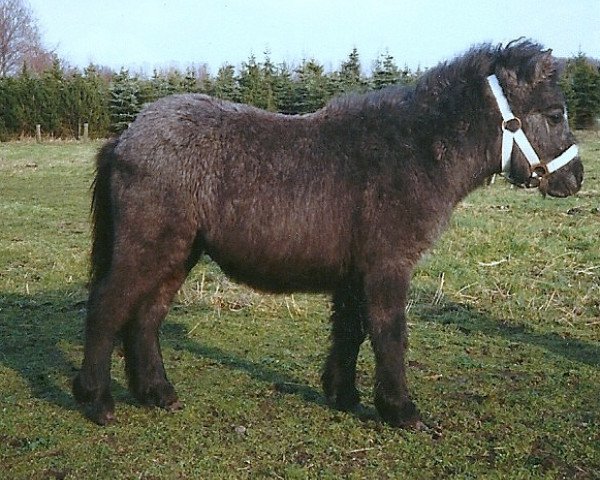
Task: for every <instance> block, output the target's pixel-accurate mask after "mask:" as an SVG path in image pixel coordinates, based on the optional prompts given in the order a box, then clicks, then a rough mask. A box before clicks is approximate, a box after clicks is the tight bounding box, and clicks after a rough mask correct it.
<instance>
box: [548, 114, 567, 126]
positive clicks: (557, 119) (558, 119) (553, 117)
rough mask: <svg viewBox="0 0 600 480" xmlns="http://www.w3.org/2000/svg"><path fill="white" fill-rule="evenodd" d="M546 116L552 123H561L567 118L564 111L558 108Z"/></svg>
mask: <svg viewBox="0 0 600 480" xmlns="http://www.w3.org/2000/svg"><path fill="white" fill-rule="evenodd" d="M546 116H547V117H548V120H550V123H552V124H554V125H558V124H559V123H562V121H563V120H564V118H565V116H564V114H563V112H561V111H558V110H556V111H552V112H550V113H548V114H547V115H546Z"/></svg>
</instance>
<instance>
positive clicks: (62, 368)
mask: <svg viewBox="0 0 600 480" xmlns="http://www.w3.org/2000/svg"><path fill="white" fill-rule="evenodd" d="M416 315H417V316H418V317H419V318H420V321H427V322H433V323H437V324H444V325H454V326H456V327H457V328H458V329H459V330H460V331H461V332H463V333H465V334H470V333H481V334H484V335H487V336H490V337H500V338H503V339H505V340H507V341H511V342H517V343H522V344H528V345H533V346H536V347H540V348H543V349H545V350H546V351H548V352H550V353H552V354H553V355H556V356H558V357H562V358H564V359H567V360H570V361H574V362H579V363H582V364H586V365H590V366H593V367H600V344H598V343H594V342H588V341H584V340H579V339H573V338H563V337H561V336H559V335H558V334H556V333H538V332H534V331H531V330H529V329H527V328H526V327H524V326H519V325H517V326H515V325H510V324H507V323H505V322H502V321H500V320H499V319H496V318H494V317H493V316H491V315H490V314H489V313H488V312H486V311H481V310H478V309H474V308H471V307H469V306H466V305H463V304H457V303H452V302H447V303H444V304H442V305H437V306H435V307H427V306H424V307H417V312H416ZM84 318H85V296H84V294H83V293H82V292H81V290H79V291H78V292H48V293H43V294H39V295H17V294H8V295H0V347H1V348H0V364H1V365H2V366H3V367H5V368H6V369H8V370H12V371H14V372H16V374H17V375H18V376H20V380H22V381H25V382H26V384H27V386H28V388H29V390H30V392H31V395H32V396H33V397H35V398H37V399H40V400H42V401H45V402H48V403H52V404H55V405H57V406H59V407H61V408H64V409H67V410H78V409H79V406H78V405H77V403H76V402H75V401H74V399H73V397H72V395H71V392H70V385H71V379H72V377H73V376H74V374H75V373H76V372H77V369H78V367H79V365H78V361H77V364H76V363H74V361H73V360H72V359H73V358H74V357H79V356H80V354H81V351H82V344H83V334H82V332H83V324H84ZM162 339H163V341H164V344H165V346H168V347H170V348H173V349H175V350H177V349H179V350H186V351H188V352H190V353H192V354H193V355H196V356H198V357H204V358H207V359H210V360H212V361H215V362H217V363H218V364H221V365H223V366H225V367H227V368H229V369H235V370H239V371H243V372H245V373H246V374H248V375H249V376H250V377H251V378H253V379H255V380H257V381H260V382H264V383H267V384H270V385H272V386H273V388H274V389H275V390H276V391H278V392H280V393H282V394H289V395H295V396H299V397H300V398H302V399H303V400H304V401H306V402H310V403H313V404H316V405H319V406H321V407H323V408H327V402H326V399H325V397H324V395H323V393H322V392H321V391H320V389H315V388H312V387H311V386H309V385H307V383H306V381H305V380H304V379H301V378H295V377H294V376H292V375H290V374H289V373H285V372H282V371H280V370H278V369H276V368H272V367H269V366H266V365H264V364H261V363H260V362H254V361H252V360H249V359H247V358H243V357H240V356H238V355H235V354H233V353H230V352H227V351H225V350H223V349H221V348H218V347H215V346H212V345H208V344H203V343H200V342H197V341H196V340H194V339H190V338H189V337H188V336H187V331H186V328H185V326H183V325H180V324H178V323H177V322H176V321H173V320H171V321H167V322H165V325H164V327H163V332H162ZM324 348H325V345H324ZM315 368H320V365H315ZM7 375H10V373H8V374H7ZM18 381H19V379H17V380H16V382H15V384H16V383H18ZM175 387H176V386H175ZM112 390H113V394H114V395H115V398H116V399H117V400H118V401H120V402H126V403H131V404H135V403H136V402H135V401H134V400H133V398H132V397H131V396H130V395H129V393H128V392H127V390H126V388H125V387H124V386H122V385H120V384H119V383H118V382H113V385H112ZM10 396H12V394H11V392H10V391H9V389H4V390H3V391H2V392H0V399H2V401H3V403H4V401H9V398H10ZM354 414H355V415H356V416H357V417H358V418H359V419H361V420H371V419H374V418H376V413H375V411H374V409H373V408H365V407H362V408H361V409H359V410H358V411H356V412H354Z"/></svg>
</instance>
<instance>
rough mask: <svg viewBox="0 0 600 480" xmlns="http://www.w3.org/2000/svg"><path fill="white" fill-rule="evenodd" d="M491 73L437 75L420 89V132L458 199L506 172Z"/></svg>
mask: <svg viewBox="0 0 600 480" xmlns="http://www.w3.org/2000/svg"><path fill="white" fill-rule="evenodd" d="M486 75H487V73H485V72H484V73H479V74H477V75H472V76H470V77H468V78H465V77H460V76H458V77H456V78H453V79H448V80H447V81H444V79H443V77H442V78H440V77H437V78H435V79H433V81H432V80H431V79H429V83H428V84H427V85H426V86H425V88H423V87H420V86H417V89H416V91H415V103H416V104H417V105H419V106H420V107H421V108H420V109H421V112H420V114H421V115H422V118H421V119H419V120H418V123H419V124H421V125H423V126H424V128H422V129H421V133H420V135H419V136H420V138H421V140H422V142H424V143H425V144H424V145H422V148H425V149H430V151H431V155H432V156H433V162H431V164H430V165H431V167H430V168H433V169H434V170H435V173H436V175H440V176H443V179H442V181H443V182H444V184H445V185H446V189H447V194H448V195H449V196H450V197H451V201H452V202H454V203H456V202H458V201H460V200H462V199H463V198H464V197H466V196H467V195H468V194H469V193H470V192H472V191H473V190H474V189H476V188H477V187H479V186H481V185H483V184H484V183H485V181H486V179H487V178H488V177H490V176H491V175H493V174H495V173H499V172H500V170H501V130H500V128H499V126H498V124H497V118H496V117H497V116H498V115H496V113H497V112H496V111H495V106H494V105H493V104H492V103H491V102H490V95H489V92H487V90H486V88H487V83H486V80H485V78H486ZM449 200H450V199H449Z"/></svg>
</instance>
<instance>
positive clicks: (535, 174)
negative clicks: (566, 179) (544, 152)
mask: <svg viewBox="0 0 600 480" xmlns="http://www.w3.org/2000/svg"><path fill="white" fill-rule="evenodd" d="M530 170H531V178H544V177H545V176H546V175H549V174H550V172H549V171H548V167H547V166H546V164H544V163H538V164H537V165H532V166H531V168H530Z"/></svg>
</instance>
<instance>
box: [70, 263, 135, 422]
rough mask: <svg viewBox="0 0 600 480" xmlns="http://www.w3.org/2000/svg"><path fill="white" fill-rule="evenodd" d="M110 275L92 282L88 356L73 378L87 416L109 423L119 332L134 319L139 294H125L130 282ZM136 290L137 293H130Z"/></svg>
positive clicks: (86, 354) (76, 396) (86, 349)
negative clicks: (112, 371)
mask: <svg viewBox="0 0 600 480" xmlns="http://www.w3.org/2000/svg"><path fill="white" fill-rule="evenodd" d="M124 280H125V279H124V278H121V280H119V278H118V276H115V275H114V274H109V275H107V276H106V277H104V278H103V279H101V280H99V281H98V282H96V283H95V284H94V285H92V287H91V290H90V296H89V301H88V312H87V318H86V325H85V345H84V358H83V363H82V365H81V370H80V371H79V373H78V374H77V376H76V377H75V379H74V380H73V395H74V396H75V399H76V400H77V401H78V402H79V403H82V404H86V405H87V407H88V409H87V415H88V417H89V418H90V419H91V420H93V421H94V422H96V423H98V424H100V425H105V424H107V423H110V422H111V421H113V420H114V401H113V398H112V395H111V393H110V363H111V354H112V351H113V347H114V342H115V338H116V336H117V334H118V333H119V331H120V330H121V328H122V327H123V325H124V324H125V323H126V322H127V321H128V319H129V318H130V316H131V314H132V312H133V309H134V302H133V301H131V299H132V298H134V297H135V295H124V294H123V292H124V291H126V290H127V289H128V288H130V286H129V284H128V283H127V282H125V281H124ZM130 293H133V292H130Z"/></svg>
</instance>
